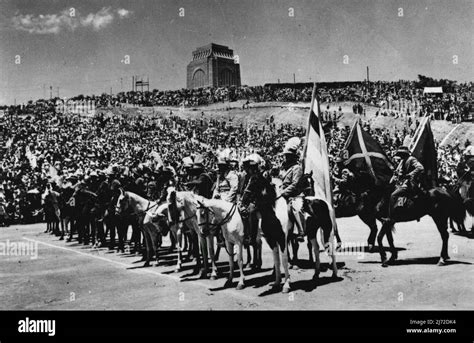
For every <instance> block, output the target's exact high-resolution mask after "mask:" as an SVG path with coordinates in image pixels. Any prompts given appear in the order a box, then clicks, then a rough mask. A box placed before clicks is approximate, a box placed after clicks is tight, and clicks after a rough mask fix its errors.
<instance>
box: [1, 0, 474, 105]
mask: <svg viewBox="0 0 474 343" xmlns="http://www.w3.org/2000/svg"><path fill="white" fill-rule="evenodd" d="M183 10H184V11H183ZM473 13H474V2H473V1H471V0H434V1H433V0H417V1H412V0H396V1H394V0H317V1H316V0H309V1H304V0H298V1H296V0H293V1H290V0H285V1H283V0H186V1H185V0H134V1H124V0H95V1H91V0H67V1H65V0H61V1H59V0H34V1H32V0H0V104H13V103H14V102H15V101H16V103H25V102H26V101H28V100H30V99H32V100H36V99H39V98H43V97H44V96H46V97H48V98H49V95H50V86H52V89H53V92H52V93H53V96H56V95H57V94H58V92H59V96H60V97H69V96H74V95H78V94H101V93H103V92H107V93H109V92H110V89H111V88H112V92H113V93H116V92H119V91H129V90H131V83H132V76H133V75H138V76H141V77H144V78H145V79H146V78H147V77H148V78H149V80H150V89H154V88H156V89H160V90H167V89H179V88H184V87H186V65H187V64H188V63H189V62H190V61H191V57H192V51H193V50H194V49H195V48H197V47H199V46H203V45H206V44H209V43H211V42H213V43H217V44H222V45H227V46H229V47H230V48H231V49H233V50H234V54H235V55H238V56H239V62H240V69H241V79H242V84H245V85H251V86H252V85H263V84H264V83H268V82H277V81H278V80H280V82H293V74H295V77H296V81H297V82H313V81H345V80H350V81H357V80H364V79H365V77H366V66H369V68H370V79H371V80H389V81H391V80H399V79H404V80H414V79H416V78H417V75H418V74H422V75H426V76H430V77H434V78H447V79H452V80H457V81H460V82H465V81H473V80H474V70H473V51H474V49H473V47H474V46H473V39H472V37H473V33H474V30H473V29H474V27H473V26H474V24H473V15H472V14H473ZM292 14H293V16H292ZM126 56H129V59H130V63H129V64H127V63H125V62H127V61H126V59H127V57H126ZM344 62H347V63H346V64H345V63H344ZM456 62H457V63H456Z"/></svg>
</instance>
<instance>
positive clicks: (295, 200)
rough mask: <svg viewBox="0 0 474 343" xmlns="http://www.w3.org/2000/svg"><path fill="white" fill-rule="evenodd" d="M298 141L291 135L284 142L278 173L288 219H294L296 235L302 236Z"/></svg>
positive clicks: (304, 222)
mask: <svg viewBox="0 0 474 343" xmlns="http://www.w3.org/2000/svg"><path fill="white" fill-rule="evenodd" d="M300 142H301V141H300V139H299V138H298V137H293V138H290V139H289V140H288V142H287V143H286V144H285V148H284V150H283V154H284V155H285V158H286V162H285V163H284V165H283V171H282V173H281V174H280V176H281V178H282V185H281V189H280V194H281V196H282V197H283V198H285V200H286V201H287V203H288V214H289V216H290V219H294V222H295V223H296V227H297V229H298V235H299V236H300V237H302V236H304V234H305V232H306V220H305V215H304V213H303V200H304V197H303V194H302V192H301V190H300V189H299V184H300V180H301V177H302V176H303V168H302V167H301V165H300V164H299V163H298V153H297V152H298V147H299V145H300ZM292 222H293V221H292Z"/></svg>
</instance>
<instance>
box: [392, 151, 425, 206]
mask: <svg viewBox="0 0 474 343" xmlns="http://www.w3.org/2000/svg"><path fill="white" fill-rule="evenodd" d="M396 155H398V156H401V157H402V161H401V164H400V166H399V169H398V170H397V172H398V175H399V176H398V180H399V181H398V182H399V184H398V185H397V188H396V190H395V191H394V192H393V193H392V194H391V196H390V209H392V208H393V207H394V205H395V201H396V200H397V199H398V198H399V197H400V196H403V195H407V193H408V192H412V193H415V192H416V191H419V190H420V189H419V186H418V185H419V183H420V182H423V180H422V176H423V173H424V170H425V168H424V167H423V165H422V164H421V163H420V162H419V161H418V160H417V159H416V157H414V156H410V151H409V150H408V148H406V147H401V148H400V149H399V150H398V151H397V153H396ZM403 156H405V158H406V159H403Z"/></svg>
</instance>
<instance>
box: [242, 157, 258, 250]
mask: <svg viewBox="0 0 474 343" xmlns="http://www.w3.org/2000/svg"><path fill="white" fill-rule="evenodd" d="M262 163H263V159H262V158H261V157H260V156H259V155H257V154H251V155H249V156H247V157H246V158H244V160H243V161H242V167H243V170H244V173H243V175H242V178H241V179H242V182H241V184H240V186H239V191H238V193H239V194H240V195H243V193H244V192H245V189H246V188H247V185H248V183H249V180H250V178H251V177H253V176H256V177H258V176H261V175H262V172H261V170H260V165H261V164H262ZM239 211H240V213H241V215H242V219H244V220H243V222H244V236H245V238H244V242H245V244H246V245H254V244H255V243H256V239H257V234H258V216H257V209H256V208H255V203H253V202H250V203H249V204H248V205H247V206H246V207H244V206H243V205H242V204H241V203H239ZM245 219H247V220H245Z"/></svg>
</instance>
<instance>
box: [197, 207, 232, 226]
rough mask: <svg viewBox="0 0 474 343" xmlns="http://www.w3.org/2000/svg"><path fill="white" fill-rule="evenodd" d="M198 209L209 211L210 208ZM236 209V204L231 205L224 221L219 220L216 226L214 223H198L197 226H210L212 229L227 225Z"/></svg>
mask: <svg viewBox="0 0 474 343" xmlns="http://www.w3.org/2000/svg"><path fill="white" fill-rule="evenodd" d="M198 209H205V210H207V211H211V209H210V208H208V207H205V206H202V207H199V208H198ZM236 209H237V204H236V203H233V204H232V208H231V209H230V211H229V212H227V214H226V216H225V217H224V219H222V220H221V222H220V223H217V224H216V223H209V222H205V223H199V224H198V225H199V226H203V225H212V226H214V227H218V226H222V225H224V224H227V223H228V222H229V221H230V219H231V218H232V216H233V215H234V213H235V210H236ZM211 212H212V211H211Z"/></svg>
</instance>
